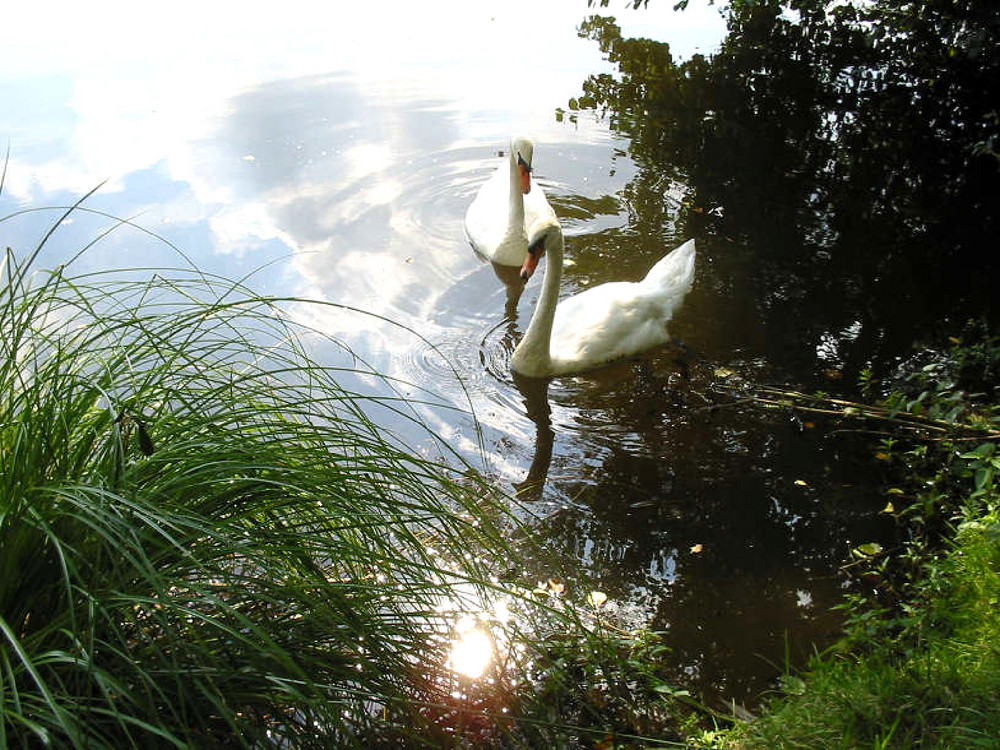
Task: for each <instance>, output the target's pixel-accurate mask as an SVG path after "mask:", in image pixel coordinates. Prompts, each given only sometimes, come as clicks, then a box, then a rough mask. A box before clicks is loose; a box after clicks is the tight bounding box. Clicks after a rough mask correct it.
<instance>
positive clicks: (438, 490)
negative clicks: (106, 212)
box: [0, 250, 506, 747]
mask: <svg viewBox="0 0 1000 750" xmlns="http://www.w3.org/2000/svg"><path fill="white" fill-rule="evenodd" d="M32 258H33V256H29V257H28V258H27V259H22V260H19V259H18V258H16V257H15V255H14V254H13V253H12V252H11V251H9V250H8V252H7V254H6V257H5V259H4V260H5V262H4V267H3V269H2V273H3V278H2V282H0V283H2V287H0V341H2V343H0V347H2V352H0V355H2V356H0V570H2V571H3V575H2V576H0V712H2V720H0V746H8V745H10V746H34V745H49V746H54V747H93V746H114V747H130V746H131V747H150V746H167V747H169V746H176V747H182V746H188V745H195V746H213V745H227V746H228V745H234V746H264V745H278V746H295V747H309V746H315V747H329V746H359V747H370V746H375V745H379V744H383V743H384V744H389V743H392V742H398V741H403V742H405V743H407V744H418V743H419V742H423V741H426V742H427V743H429V744H435V740H434V739H433V738H434V737H435V736H436V733H439V731H440V730H439V729H438V728H435V727H434V726H431V725H430V724H429V721H428V720H427V719H426V718H425V717H426V715H425V713H423V712H422V711H421V710H420V706H419V704H416V703H414V702H413V701H412V696H413V695H414V690H413V686H414V685H415V684H419V685H421V686H426V685H427V684H428V681H431V682H433V681H434V680H435V679H436V678H437V677H440V679H441V680H446V679H447V677H446V676H445V675H444V674H441V673H442V671H443V670H444V662H445V659H444V656H443V654H442V653H441V650H442V648H443V644H442V643H441V639H440V638H439V637H437V634H439V633H440V632H441V631H442V630H443V629H444V627H445V623H444V622H443V617H444V616H443V615H442V613H441V608H440V604H441V601H442V600H443V599H445V598H447V597H448V596H449V595H451V594H452V593H453V592H454V591H456V590H459V589H460V588H462V587H467V586H469V585H470V584H471V585H472V586H473V587H487V586H488V585H489V581H490V569H491V568H490V566H491V565H492V564H493V563H492V561H491V558H490V552H491V551H492V553H494V554H496V553H502V551H503V550H504V546H503V542H502V537H501V533H500V531H501V529H500V526H501V525H502V524H503V523H504V519H505V518H506V517H505V516H504V515H503V513H502V511H501V510H500V509H499V508H500V506H499V505H498V504H495V503H493V502H491V498H493V497H494V492H493V491H492V490H491V489H490V487H489V486H488V485H487V484H485V483H484V482H483V480H481V479H479V478H478V477H477V475H476V474H475V473H474V472H471V471H469V470H468V467H467V466H463V465H461V463H459V464H458V465H457V466H456V465H455V462H454V461H452V460H450V459H449V461H448V462H447V463H446V462H444V461H443V460H434V459H428V458H421V457H418V456H414V455H413V454H412V452H411V451H409V450H407V448H406V447H405V446H403V445H401V444H400V443H399V441H398V440H395V439H394V438H393V437H392V435H391V434H388V433H387V432H386V431H385V430H384V429H383V428H382V427H380V426H379V425H376V424H375V423H373V422H372V421H371V419H370V418H369V416H368V415H367V411H366V408H365V399H366V398H367V397H365V396H363V395H360V394H357V393H350V392H347V391H345V390H344V389H343V388H341V387H340V385H339V384H338V380H337V377H336V376H337V372H336V371H335V370H333V369H331V368H325V367H323V366H321V365H319V364H317V363H316V362H315V361H313V360H311V359H310V357H309V356H308V355H307V353H306V352H305V351H304V349H303V346H302V344H301V340H302V336H303V335H306V334H307V333H308V332H304V331H300V330H297V329H296V328H295V326H294V325H293V324H292V323H291V322H289V320H288V319H287V317H286V316H284V315H282V313H281V311H280V310H278V309H277V308H276V306H275V305H274V304H273V302H272V301H270V300H266V299H262V298H260V297H258V296H256V295H254V294H253V293H252V292H250V291H249V290H247V289H245V288H243V287H242V286H240V285H238V284H233V283H230V282H226V281H225V280H222V279H217V278H211V277H206V276H205V275H204V274H200V273H194V272H182V271H177V272H174V273H171V274H169V275H167V274H159V275H153V276H152V277H151V278H149V277H148V274H147V275H146V276H147V277H146V278H144V279H143V278H140V277H139V276H135V277H128V276H127V275H126V276H123V275H121V274H117V275H104V274H92V275H89V276H78V277H71V276H69V275H68V274H67V273H66V272H65V270H63V269H57V270H55V271H53V272H50V273H40V272H35V271H34V269H33V268H32V267H31V260H32ZM404 412H405V409H400V413H404ZM413 418H414V419H416V417H415V416H414V417H413ZM439 447H441V448H442V451H443V450H445V449H446V448H445V447H442V445H440V444H439ZM450 458H452V459H453V458H455V457H454V456H452V457H450ZM470 550H472V551H475V550H482V551H483V553H482V555H478V554H473V555H469V554H467V553H468V552H469V551H470ZM421 738H422V739H421Z"/></svg>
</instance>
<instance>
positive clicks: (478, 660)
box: [448, 618, 493, 680]
mask: <svg viewBox="0 0 1000 750" xmlns="http://www.w3.org/2000/svg"><path fill="white" fill-rule="evenodd" d="M455 629H456V630H457V631H458V637H457V638H456V639H455V641H454V642H453V643H452V646H451V655H450V656H449V657H448V664H449V666H450V667H451V668H452V669H453V670H455V671H456V672H458V673H459V674H462V675H465V676H466V677H470V678H472V679H473V680H474V679H476V678H478V677H479V676H481V675H482V673H483V672H484V671H485V670H486V667H487V666H489V663H490V659H491V658H492V657H493V641H491V640H490V637H489V636H488V635H487V634H486V633H484V632H483V631H482V630H481V629H479V628H478V627H476V626H475V620H474V619H473V618H463V619H462V620H461V621H460V622H459V623H458V625H457V626H456V627H455Z"/></svg>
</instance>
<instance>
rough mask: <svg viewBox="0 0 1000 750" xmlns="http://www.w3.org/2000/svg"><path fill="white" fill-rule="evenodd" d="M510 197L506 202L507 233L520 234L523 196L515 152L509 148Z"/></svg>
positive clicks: (522, 225) (522, 227) (522, 217)
mask: <svg viewBox="0 0 1000 750" xmlns="http://www.w3.org/2000/svg"><path fill="white" fill-rule="evenodd" d="M507 161H508V162H510V180H509V182H510V197H509V199H508V201H507V205H508V208H507V232H508V234H509V233H511V232H515V233H517V234H521V233H523V232H524V194H523V193H522V192H521V172H520V170H519V169H518V166H517V152H516V151H515V150H514V149H513V148H511V150H510V158H509V159H508V160H507Z"/></svg>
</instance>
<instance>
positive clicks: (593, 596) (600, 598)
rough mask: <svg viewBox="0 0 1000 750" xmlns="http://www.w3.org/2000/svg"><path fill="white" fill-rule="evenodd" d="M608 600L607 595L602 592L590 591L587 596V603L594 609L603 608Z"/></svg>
mask: <svg viewBox="0 0 1000 750" xmlns="http://www.w3.org/2000/svg"><path fill="white" fill-rule="evenodd" d="M607 600H608V595H607V594H605V593H604V592H603V591H591V592H590V594H589V595H588V596H587V601H589V602H590V603H591V604H592V605H594V606H595V607H603V606H604V603H605V602H606V601H607Z"/></svg>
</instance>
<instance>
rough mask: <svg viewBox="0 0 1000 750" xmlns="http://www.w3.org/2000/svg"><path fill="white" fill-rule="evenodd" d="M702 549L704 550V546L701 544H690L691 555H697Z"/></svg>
mask: <svg viewBox="0 0 1000 750" xmlns="http://www.w3.org/2000/svg"><path fill="white" fill-rule="evenodd" d="M703 549H705V545H703V544H692V545H691V554H693V555H697V554H698V553H700V552H701V551H702V550H703Z"/></svg>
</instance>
